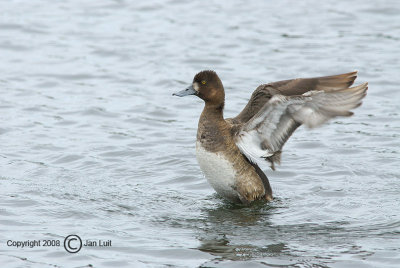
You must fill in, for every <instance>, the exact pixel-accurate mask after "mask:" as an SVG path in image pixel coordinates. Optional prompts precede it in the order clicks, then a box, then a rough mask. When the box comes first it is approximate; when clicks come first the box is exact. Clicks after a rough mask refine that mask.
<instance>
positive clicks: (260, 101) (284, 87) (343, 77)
mask: <svg viewBox="0 0 400 268" xmlns="http://www.w3.org/2000/svg"><path fill="white" fill-rule="evenodd" d="M356 78H357V71H355V72H351V73H345V74H339V75H332V76H324V77H315V78H297V79H291V80H284V81H279V82H273V83H269V84H264V85H260V86H259V87H257V89H256V90H255V91H254V92H253V94H252V95H251V98H250V100H249V102H248V103H247V105H246V107H244V109H243V110H242V111H241V112H240V113H239V115H237V116H236V117H234V118H232V119H230V121H231V122H232V123H234V124H241V123H246V122H247V121H249V120H250V119H251V118H252V117H253V116H254V115H255V114H256V113H257V112H258V111H260V109H261V108H263V107H264V105H265V104H266V103H268V101H269V100H270V99H271V98H272V96H274V95H277V94H280V95H284V96H291V95H301V94H304V93H305V92H307V91H313V90H317V91H319V90H322V91H326V90H337V89H343V88H348V87H350V86H351V85H352V84H353V83H354V80H355V79H356Z"/></svg>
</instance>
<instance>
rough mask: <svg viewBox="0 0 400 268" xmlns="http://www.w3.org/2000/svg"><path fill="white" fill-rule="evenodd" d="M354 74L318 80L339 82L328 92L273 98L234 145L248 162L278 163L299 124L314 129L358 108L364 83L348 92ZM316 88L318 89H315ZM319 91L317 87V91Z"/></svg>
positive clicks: (365, 84)
mask: <svg viewBox="0 0 400 268" xmlns="http://www.w3.org/2000/svg"><path fill="white" fill-rule="evenodd" d="M355 75H356V72H352V73H348V74H343V75H339V76H332V77H325V78H323V79H321V82H320V83H321V85H323V87H325V86H327V85H328V84H329V83H330V82H331V80H334V79H336V80H337V79H339V78H340V79H342V80H343V84H341V83H336V87H335V88H332V87H331V88H329V90H326V91H323V90H313V91H308V92H306V93H304V94H302V95H295V96H284V95H274V96H273V97H272V98H271V99H270V100H269V101H268V102H267V103H266V104H265V105H264V106H263V107H262V108H261V109H260V110H259V111H258V112H257V113H256V114H255V115H254V116H253V117H252V118H251V119H250V120H249V121H248V122H247V123H245V124H243V126H242V128H241V129H240V131H239V133H238V135H237V141H236V144H237V146H238V147H239V149H240V150H241V151H242V153H244V154H245V155H246V156H247V157H248V158H249V159H250V160H251V161H253V162H255V161H257V159H259V158H265V159H267V160H268V161H270V162H271V167H272V168H273V169H274V163H279V161H280V154H281V150H282V147H283V145H284V144H285V142H286V141H287V139H288V138H289V137H290V136H291V135H292V133H293V132H294V131H295V130H296V128H297V127H299V126H300V125H301V124H304V125H306V126H307V127H309V128H313V127H317V126H319V125H321V124H323V123H325V122H326V121H328V120H329V119H331V118H333V117H336V116H351V115H352V114H353V113H352V112H351V111H350V110H352V109H354V108H356V107H358V106H360V105H361V100H362V99H363V98H364V97H365V95H366V91H367V89H368V83H364V84H361V85H359V86H355V87H352V88H343V87H342V86H344V87H345V86H347V85H348V84H350V83H351V84H352V83H353V81H354V79H355ZM317 88H318V87H317ZM319 88H321V87H319Z"/></svg>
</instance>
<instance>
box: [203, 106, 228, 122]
mask: <svg viewBox="0 0 400 268" xmlns="http://www.w3.org/2000/svg"><path fill="white" fill-rule="evenodd" d="M202 115H204V116H206V117H207V118H209V119H210V120H217V121H218V120H224V103H219V104H215V103H209V102H206V104H205V106H204V109H203V113H202Z"/></svg>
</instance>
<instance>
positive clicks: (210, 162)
mask: <svg viewBox="0 0 400 268" xmlns="http://www.w3.org/2000/svg"><path fill="white" fill-rule="evenodd" d="M196 157H197V162H199V165H200V168H201V170H202V171H203V173H204V175H205V177H206V178H207V180H208V182H209V183H210V185H211V186H212V187H213V188H214V190H215V191H217V193H219V194H220V195H222V196H224V197H225V198H228V199H231V200H237V199H238V198H239V195H238V192H236V191H235V190H234V186H235V178H236V172H235V170H234V168H233V165H232V164H231V163H230V162H229V161H228V160H227V159H226V158H225V157H224V155H223V154H221V153H212V152H208V151H206V150H205V149H204V148H203V146H202V145H201V143H200V142H196Z"/></svg>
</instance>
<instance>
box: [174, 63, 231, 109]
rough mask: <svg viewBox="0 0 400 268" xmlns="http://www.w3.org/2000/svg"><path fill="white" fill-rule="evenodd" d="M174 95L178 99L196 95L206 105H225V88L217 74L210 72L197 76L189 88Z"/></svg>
mask: <svg viewBox="0 0 400 268" xmlns="http://www.w3.org/2000/svg"><path fill="white" fill-rule="evenodd" d="M172 95H174V96H178V97H184V96H189V95H196V96H197V97H199V98H200V99H202V100H204V101H205V102H206V104H215V105H223V104H224V101H225V92H224V86H223V85H222V82H221V80H220V79H219V77H218V75H217V73H216V72H214V71H210V70H206V71H201V72H200V73H198V74H196V75H195V76H194V78H193V83H192V84H191V85H190V86H189V87H187V88H186V89H184V90H182V91H179V92H177V93H174V94H172Z"/></svg>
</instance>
